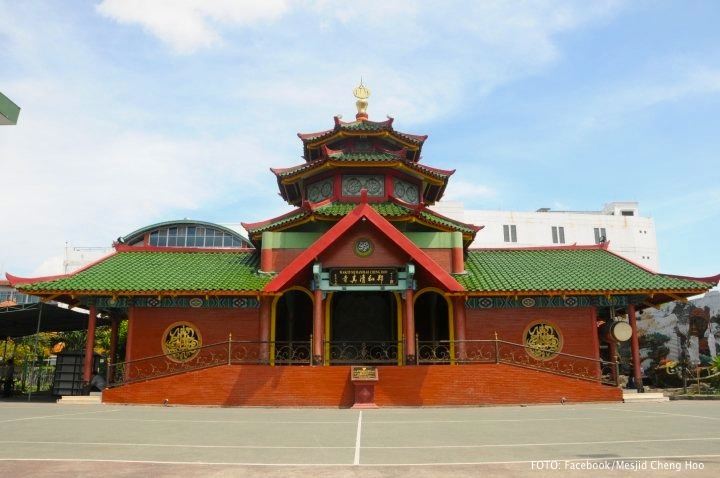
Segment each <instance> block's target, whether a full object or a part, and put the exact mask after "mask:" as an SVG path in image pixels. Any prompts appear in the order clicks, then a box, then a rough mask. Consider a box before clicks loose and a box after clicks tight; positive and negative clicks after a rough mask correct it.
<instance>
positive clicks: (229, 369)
mask: <svg viewBox="0 0 720 478" xmlns="http://www.w3.org/2000/svg"><path fill="white" fill-rule="evenodd" d="M378 369H379V378H380V379H379V381H378V383H377V386H376V389H375V403H376V404H377V405H378V406H380V407H393V406H457V405H504V404H534V403H561V402H562V401H564V402H565V403H577V402H610V401H612V402H620V401H622V399H623V396H622V391H621V390H620V389H619V388H616V387H610V386H607V385H601V384H599V383H596V382H592V381H587V380H581V379H575V378H569V377H565V376H560V375H555V374H552V373H548V372H543V371H537V370H530V369H525V368H521V367H515V366H511V365H505V364H477V365H455V366H450V365H447V366H439V365H428V366H406V367H398V366H381V367H378ZM166 400H167V403H168V404H170V405H215V406H281V407H303V406H307V407H350V406H352V404H353V387H352V384H351V382H350V367H346V366H332V367H321V366H318V367H310V366H286V367H270V366H266V365H222V366H218V367H213V368H209V369H204V370H197V371H193V372H187V373H183V374H179V375H174V376H169V377H163V378H157V379H153V380H148V381H145V382H137V383H132V384H129V385H123V386H120V387H116V388H112V389H107V390H105V391H104V392H103V402H105V403H135V404H163V403H164V402H165V401H166Z"/></svg>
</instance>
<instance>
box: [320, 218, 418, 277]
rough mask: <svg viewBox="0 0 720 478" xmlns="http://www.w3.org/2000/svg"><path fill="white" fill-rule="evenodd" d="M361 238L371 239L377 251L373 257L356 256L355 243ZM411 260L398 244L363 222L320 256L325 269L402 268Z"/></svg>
mask: <svg viewBox="0 0 720 478" xmlns="http://www.w3.org/2000/svg"><path fill="white" fill-rule="evenodd" d="M360 238H369V239H370V240H371V241H372V243H373V245H374V246H375V249H374V251H373V253H372V254H371V255H369V256H367V257H360V256H358V255H357V254H355V241H356V240H358V239H360ZM409 258H410V256H409V255H408V254H407V253H406V252H404V251H403V250H402V249H400V248H399V247H398V246H397V244H395V243H394V242H392V241H391V240H390V239H388V238H387V237H386V236H385V235H383V234H380V233H378V232H377V230H376V229H375V227H374V226H372V227H371V226H368V225H367V224H366V223H362V222H361V223H357V224H355V225H354V226H353V227H352V228H351V229H350V230H349V231H347V232H346V233H345V234H343V235H342V236H341V237H340V238H339V239H338V240H337V241H335V243H334V244H332V245H331V246H330V247H328V248H327V249H325V250H324V251H323V252H322V254H321V256H320V262H322V265H323V267H337V266H349V267H365V266H402V265H405V263H407V261H408V260H409Z"/></svg>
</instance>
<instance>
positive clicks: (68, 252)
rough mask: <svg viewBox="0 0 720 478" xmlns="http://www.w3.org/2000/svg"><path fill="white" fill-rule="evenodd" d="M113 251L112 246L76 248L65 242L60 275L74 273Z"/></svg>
mask: <svg viewBox="0 0 720 478" xmlns="http://www.w3.org/2000/svg"><path fill="white" fill-rule="evenodd" d="M114 250H115V249H114V248H113V247H112V245H108V246H106V247H76V246H73V245H71V244H70V243H68V242H66V243H65V257H64V259H63V270H62V273H63V274H69V273H71V272H75V271H76V270H78V269H80V268H81V267H84V266H86V265H88V264H90V263H92V262H95V261H97V260H99V259H101V258H103V257H105V256H107V255H108V254H110V253H111V252H112V251H114Z"/></svg>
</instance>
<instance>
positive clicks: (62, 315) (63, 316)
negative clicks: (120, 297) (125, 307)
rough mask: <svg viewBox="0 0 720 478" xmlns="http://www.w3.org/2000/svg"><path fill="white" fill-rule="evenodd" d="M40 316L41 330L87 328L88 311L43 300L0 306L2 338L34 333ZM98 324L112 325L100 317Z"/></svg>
mask: <svg viewBox="0 0 720 478" xmlns="http://www.w3.org/2000/svg"><path fill="white" fill-rule="evenodd" d="M41 308H42V314H41V313H40V311H41ZM38 318H40V332H68V331H71V330H86V329H87V323H88V315H87V313H82V312H76V311H74V310H70V309H64V308H62V307H58V306H57V305H54V304H44V303H42V302H41V303H37V304H25V305H14V306H10V307H0V339H4V338H6V337H24V336H26V335H33V334H34V333H35V332H36V331H37V326H38ZM97 325H110V320H108V319H102V318H98V321H97Z"/></svg>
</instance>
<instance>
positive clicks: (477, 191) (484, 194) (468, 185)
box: [443, 179, 497, 207]
mask: <svg viewBox="0 0 720 478" xmlns="http://www.w3.org/2000/svg"><path fill="white" fill-rule="evenodd" d="M495 197H497V191H496V190H495V189H494V188H491V187H490V186H486V185H484V184H478V183H473V182H469V181H463V180H461V179H455V180H452V179H451V180H450V182H449V183H448V187H447V189H446V190H445V195H444V196H443V200H446V201H463V202H465V203H467V205H468V206H471V207H472V205H473V203H477V202H478V201H481V200H485V199H493V198H495Z"/></svg>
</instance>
